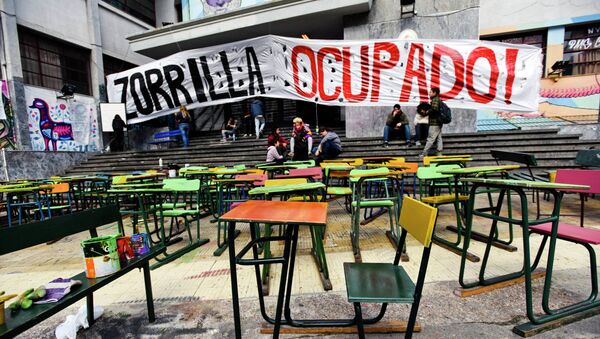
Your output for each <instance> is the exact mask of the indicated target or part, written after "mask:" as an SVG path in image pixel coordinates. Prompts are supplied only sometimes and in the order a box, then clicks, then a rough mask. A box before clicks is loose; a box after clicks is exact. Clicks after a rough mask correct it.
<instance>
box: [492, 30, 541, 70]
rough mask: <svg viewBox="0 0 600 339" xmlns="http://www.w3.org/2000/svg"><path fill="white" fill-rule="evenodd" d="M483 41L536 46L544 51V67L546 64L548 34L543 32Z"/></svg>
mask: <svg viewBox="0 0 600 339" xmlns="http://www.w3.org/2000/svg"><path fill="white" fill-rule="evenodd" d="M481 39H482V40H490V41H498V42H505V43H508V44H523V45H531V46H536V47H539V48H541V49H542V56H543V58H542V65H544V64H545V63H546V34H545V32H542V31H537V32H527V33H522V34H511V35H502V36H494V37H482V38H481Z"/></svg>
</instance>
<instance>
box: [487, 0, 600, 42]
mask: <svg viewBox="0 0 600 339" xmlns="http://www.w3.org/2000/svg"><path fill="white" fill-rule="evenodd" d="M479 12H480V21H479V26H480V33H481V35H493V34H502V33H506V32H518V31H527V30H533V29H537V28H544V27H551V26H561V25H566V24H572V23H579V22H586V21H590V19H591V16H594V15H597V14H599V13H600V1H597V0H577V1H564V0H543V1H540V0H533V1H523V0H502V1H495V0H482V1H481V8H480V10H479Z"/></svg>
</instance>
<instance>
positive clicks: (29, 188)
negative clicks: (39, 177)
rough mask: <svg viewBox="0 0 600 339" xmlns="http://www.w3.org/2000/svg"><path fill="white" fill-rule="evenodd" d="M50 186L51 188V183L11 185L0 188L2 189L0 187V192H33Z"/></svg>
mask: <svg viewBox="0 0 600 339" xmlns="http://www.w3.org/2000/svg"><path fill="white" fill-rule="evenodd" d="M51 188H52V185H38V186H27V187H12V188H2V189H0V193H25V192H34V191H39V190H45V189H51Z"/></svg>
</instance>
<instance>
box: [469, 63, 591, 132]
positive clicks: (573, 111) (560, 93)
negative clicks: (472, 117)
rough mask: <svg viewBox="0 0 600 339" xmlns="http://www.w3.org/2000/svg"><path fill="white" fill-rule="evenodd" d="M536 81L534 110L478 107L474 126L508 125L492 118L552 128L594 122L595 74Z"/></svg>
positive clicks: (517, 123)
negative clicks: (538, 82)
mask: <svg viewBox="0 0 600 339" xmlns="http://www.w3.org/2000/svg"><path fill="white" fill-rule="evenodd" d="M540 81H541V83H540V95H539V108H538V111H537V112H529V113H523V112H494V111H490V110H478V111H477V123H478V129H482V128H480V127H482V126H484V125H488V124H491V125H496V126H509V125H503V124H498V123H495V122H494V120H504V121H509V122H510V123H511V124H513V125H514V124H516V125H525V126H526V125H531V124H535V125H538V127H543V126H549V127H552V126H554V125H556V124H564V123H595V122H597V121H598V107H599V106H600V79H597V75H588V76H572V77H562V78H559V79H556V81H555V80H553V79H542V80H540ZM540 124H541V125H540ZM542 125H543V126H542ZM501 129H504V128H501Z"/></svg>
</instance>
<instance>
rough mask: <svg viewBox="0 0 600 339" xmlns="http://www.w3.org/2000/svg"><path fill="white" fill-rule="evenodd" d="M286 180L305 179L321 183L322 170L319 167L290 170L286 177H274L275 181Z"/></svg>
mask: <svg viewBox="0 0 600 339" xmlns="http://www.w3.org/2000/svg"><path fill="white" fill-rule="evenodd" d="M286 178H307V179H310V180H312V181H321V180H322V179H323V170H322V169H321V167H308V168H293V169H290V171H289V173H288V174H287V175H277V176H275V179H286Z"/></svg>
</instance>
